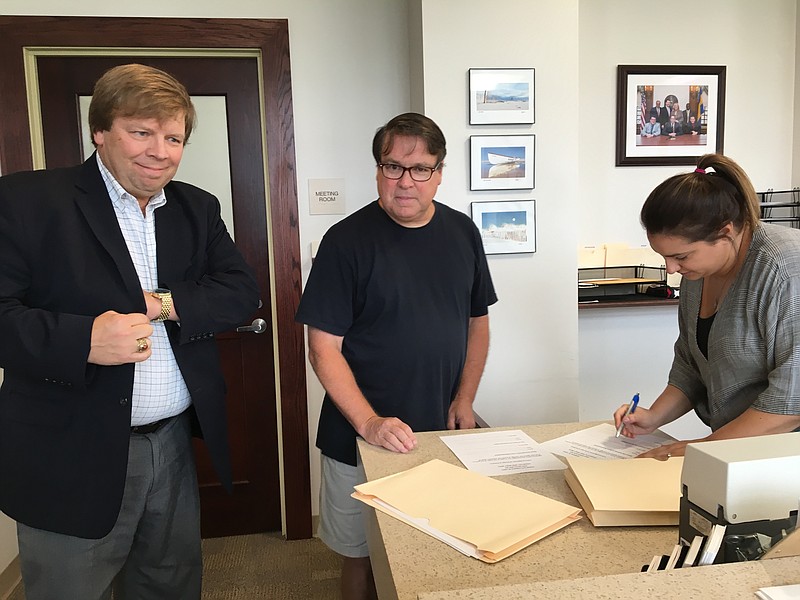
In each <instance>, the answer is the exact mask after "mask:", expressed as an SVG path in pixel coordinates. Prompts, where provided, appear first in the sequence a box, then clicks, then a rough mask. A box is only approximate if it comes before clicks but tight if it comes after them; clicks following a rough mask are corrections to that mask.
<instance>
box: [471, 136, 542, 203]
mask: <svg viewBox="0 0 800 600" xmlns="http://www.w3.org/2000/svg"><path fill="white" fill-rule="evenodd" d="M535 139H536V136H534V135H533V134H528V135H473V136H470V138H469V141H470V190H473V191H475V190H531V189H533V188H534V170H535V167H534V165H535V164H536V160H535Z"/></svg>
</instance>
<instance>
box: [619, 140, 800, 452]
mask: <svg viewBox="0 0 800 600" xmlns="http://www.w3.org/2000/svg"><path fill="white" fill-rule="evenodd" d="M759 215H760V211H759V205H758V197H757V195H756V193H755V190H754V188H753V184H752V183H751V182H750V179H749V178H748V177H747V175H746V174H745V172H744V171H743V170H742V169H741V167H739V165H737V164H736V163H735V162H734V161H732V160H731V159H729V158H727V157H725V156H722V155H719V154H706V155H705V156H702V157H701V158H700V159H699V161H698V168H697V169H696V170H695V171H694V172H691V173H684V174H681V175H675V176H673V177H670V178H669V179H667V180H666V181H664V182H663V183H661V184H660V185H659V186H658V187H657V188H656V189H654V190H653V191H652V192H651V193H650V196H649V197H648V198H647V200H646V201H645V203H644V206H643V207H642V212H641V222H642V225H643V226H644V228H645V230H646V231H647V238H648V240H649V241H650V246H651V247H652V248H653V250H655V251H656V252H658V253H659V254H661V255H662V256H663V257H664V260H665V261H666V267H667V272H668V273H675V272H678V273H680V274H681V275H682V276H683V278H682V282H681V293H680V305H679V308H678V326H679V334H678V340H677V342H676V343H675V357H674V359H673V363H672V369H671V370H670V373H669V383H668V385H667V387H666V389H665V390H664V391H663V392H662V393H661V395H660V396H659V397H658V398H656V400H655V402H654V403H653V404H652V406H651V407H650V408H649V409H644V408H639V409H637V410H636V411H635V412H633V413H631V414H629V415H627V416H624V415H625V412H626V410H627V407H628V405H627V404H626V405H623V406H621V407H620V408H619V409H617V411H616V412H615V413H614V421H615V424H616V425H617V426H619V424H620V422H622V423H623V424H624V427H623V430H622V433H623V435H625V436H627V437H635V436H636V435H639V434H645V433H651V432H652V431H654V430H655V429H657V428H659V427H661V426H662V425H664V424H666V423H669V422H671V421H674V420H675V419H677V418H678V417H680V416H682V415H684V414H685V413H687V412H689V411H690V410H692V409H694V411H695V412H696V413H697V415H698V417H700V419H701V420H702V421H703V422H704V423H705V424H706V425H708V426H709V427H710V428H711V431H712V433H711V434H710V435H709V436H708V437H706V438H703V439H704V440H718V439H727V438H738V437H747V436H754V435H764V434H771V433H784V432H789V431H794V430H797V429H798V428H800V231H798V230H796V229H790V228H787V227H782V226H778V225H771V224H769V223H762V222H761V221H760V218H759ZM691 441H695V442H696V441H702V440H691ZM688 443H690V442H689V441H682V442H677V443H674V444H668V445H665V446H661V447H660V448H656V449H654V450H651V451H649V452H647V453H645V454H643V455H642V456H649V457H654V458H661V459H665V458H668V457H669V456H682V455H683V453H684V449H685V447H686V444H688Z"/></svg>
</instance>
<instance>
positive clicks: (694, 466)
mask: <svg viewBox="0 0 800 600" xmlns="http://www.w3.org/2000/svg"><path fill="white" fill-rule="evenodd" d="M681 491H682V496H681V501H680V519H679V523H680V529H679V531H680V538H681V542H682V543H685V544H689V543H691V542H692V540H693V539H694V537H695V536H696V535H703V536H708V535H709V533H710V531H711V528H712V526H713V525H717V524H722V525H726V529H725V542H724V543H723V546H722V548H721V549H720V552H718V553H717V557H716V559H715V560H714V562H715V563H721V562H736V561H739V560H750V559H755V558H758V557H759V556H760V554H761V547H762V545H759V544H758V542H757V541H756V540H761V541H762V542H763V546H766V548H763V549H764V550H766V549H768V548H769V547H770V546H771V545H772V544H775V543H777V542H778V541H780V540H781V538H782V537H783V536H784V535H785V534H786V533H788V532H789V531H791V530H792V529H794V528H795V527H796V526H797V511H798V505H800V432H793V433H779V434H774V435H762V436H758V437H748V438H738V439H731V440H714V441H707V442H697V443H693V444H688V445H687V446H686V454H685V457H684V459H683V469H682V471H681ZM745 542H746V543H745ZM753 544H756V545H757V546H758V548H756V549H755V550H754V549H753V547H752V546H753ZM746 545H749V546H750V547H749V548H746V547H745V546H746Z"/></svg>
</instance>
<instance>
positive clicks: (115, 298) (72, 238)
mask: <svg viewBox="0 0 800 600" xmlns="http://www.w3.org/2000/svg"><path fill="white" fill-rule="evenodd" d="M165 194H166V197H167V204H166V205H165V206H163V207H161V208H159V209H157V210H156V212H155V220H156V240H157V244H158V275H159V286H160V287H166V288H169V289H170V290H171V291H172V296H173V299H174V302H175V306H176V308H177V310H178V312H179V315H180V318H181V323H180V325H178V324H177V323H174V322H167V323H166V326H167V331H168V334H169V338H170V343H171V344H172V348H173V350H174V352H175V358H176V359H177V362H178V366H179V367H180V370H181V373H182V374H183V377H184V380H185V381H186V385H187V387H188V389H189V392H190V394H191V397H192V406H193V411H194V412H195V413H196V418H197V421H198V422H199V426H200V429H201V431H202V435H203V437H204V438H205V440H206V443H207V445H208V449H209V452H210V455H211V458H212V461H213V464H214V467H215V469H216V471H217V474H218V476H219V477H220V479H221V481H222V482H223V483H225V484H226V485H228V486H230V481H231V467H230V457H229V450H228V440H227V420H226V412H225V406H224V397H225V383H224V380H223V377H222V372H221V368H220V364H219V355H218V350H217V345H216V341H215V339H214V334H215V333H219V332H222V331H225V330H229V329H231V328H233V327H235V326H236V325H238V324H241V323H242V322H244V321H246V320H247V318H248V317H250V316H252V314H253V313H254V312H255V310H256V308H257V305H258V299H259V292H258V286H257V284H256V281H255V278H254V276H253V273H252V270H251V269H250V267H249V266H248V265H247V264H246V263H245V261H244V259H243V258H242V256H241V254H240V253H239V251H238V250H237V249H236V247H235V246H234V244H233V241H232V240H231V237H230V235H229V234H228V232H227V230H226V228H225V225H224V223H223V222H222V220H221V218H220V207H219V202H218V201H217V199H216V198H215V197H214V196H212V195H211V194H209V193H207V192H205V191H203V190H201V189H199V188H197V187H194V186H191V185H188V184H185V183H179V182H171V183H169V184H167V186H166V187H165ZM108 310H114V311H117V312H120V313H134V312H136V313H144V312H145V301H144V297H143V294H142V290H141V286H140V283H139V279H138V277H137V275H136V270H135V268H134V266H133V262H132V261H131V259H130V255H129V254H128V249H127V246H126V245H125V240H124V238H123V236H122V232H121V231H120V228H119V224H118V223H117V219H116V215H115V213H114V209H113V206H112V204H111V199H110V198H109V195H108V192H107V190H106V187H105V184H104V183H103V180H102V177H101V175H100V171H99V168H98V166H97V161H96V158H95V156H94V155H93V156H92V157H91V158H90V159H89V160H87V161H86V162H85V163H84V164H83V165H80V166H77V167H72V168H67V169H53V170H48V171H33V172H24V173H16V174H12V175H8V176H5V177H2V178H0V340H2V344H0V367H2V368H3V369H4V381H3V384H2V387H1V388H0V482H1V483H0V510H2V511H3V512H5V513H6V514H7V515H8V516H10V517H11V518H13V519H16V520H17V521H20V522H22V523H25V524H26V525H29V526H31V527H36V528H39V529H45V530H48V531H54V532H58V533H64V534H67V535H74V536H79V537H86V538H100V537H103V536H104V535H106V534H107V533H108V532H109V531H110V530H111V528H112V526H113V525H114V523H115V522H116V519H117V516H118V514H119V509H120V505H121V501H122V492H123V488H124V485H125V476H126V469H127V459H128V441H129V437H130V419H131V394H132V389H133V374H134V365H133V364H124V365H119V366H100V365H94V364H88V363H87V362H86V360H87V357H88V355H89V349H90V340H91V330H92V323H93V320H94V318H95V317H96V316H98V315H100V314H102V313H104V312H105V311H108Z"/></svg>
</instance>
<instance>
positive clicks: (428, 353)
mask: <svg viewBox="0 0 800 600" xmlns="http://www.w3.org/2000/svg"><path fill="white" fill-rule="evenodd" d="M496 301H497V296H496V295H495V292H494V287H493V285H492V280H491V276H490V275H489V268H488V265H487V263H486V256H485V255H484V252H483V245H482V243H481V239H480V234H479V233H478V230H477V228H476V227H475V225H474V224H473V223H472V221H471V220H470V219H469V218H468V217H467V216H466V215H464V214H463V213H460V212H457V211H455V210H453V209H451V208H449V207H447V206H445V205H443V204H439V203H438V202H437V203H435V212H434V215H433V218H432V219H431V221H430V222H429V223H428V224H427V225H425V226H423V227H419V228H409V227H403V226H401V225H399V224H397V223H395V222H394V221H393V220H392V219H391V218H390V217H389V216H388V215H387V214H386V213H385V212H384V211H383V209H382V208H381V207H380V205H379V204H378V202H377V201H375V202H372V203H370V204H368V205H367V206H365V207H364V208H362V209H361V210H359V211H357V212H356V213H354V214H353V215H351V216H349V217H347V218H346V219H344V220H342V221H340V222H339V223H337V224H336V225H334V226H333V227H331V228H330V230H329V231H328V232H327V233H326V234H325V237H324V238H323V239H322V242H321V243H320V246H319V250H318V252H317V256H316V257H315V259H314V264H313V267H312V269H311V274H310V275H309V278H308V282H307V283H306V287H305V290H304V292H303V298H302V300H301V302H300V307H299V309H298V311H297V316H296V320H297V321H299V322H301V323H306V324H308V325H310V326H312V327H315V328H317V329H321V330H323V331H325V332H328V333H331V334H333V335H337V336H343V338H344V340H343V344H342V353H343V355H344V357H345V359H346V360H347V363H348V365H350V368H351V369H352V371H353V374H354V375H355V378H356V382H357V383H358V386H359V388H360V389H361V391H362V393H363V394H364V396H365V397H366V398H367V400H368V401H369V402H370V404H371V405H372V407H373V408H374V409H375V411H376V412H377V413H378V414H379V415H381V416H393V417H398V418H399V419H401V420H402V421H403V422H405V423H407V424H408V425H409V426H410V427H411V428H412V429H413V430H414V431H433V430H440V429H444V428H445V427H446V424H447V411H448V408H449V406H450V402H451V401H452V399H453V397H454V395H455V392H456V390H457V387H458V383H459V380H460V378H461V372H462V369H463V367H464V359H465V356H466V349H467V333H468V328H469V319H470V317H479V316H483V315H486V314H487V313H488V307H489V305H491V304H494V303H495V302H496ZM355 438H356V432H355V430H354V429H353V428H352V426H351V425H350V423H348V422H347V420H346V419H345V418H344V417H343V416H342V414H341V413H340V412H339V410H338V409H337V408H336V406H335V405H334V404H333V402H332V401H331V399H330V397H329V396H328V395H327V394H326V395H325V399H324V400H323V404H322V412H321V414H320V421H319V429H318V431H317V447H318V448H320V450H321V451H322V453H323V454H325V455H326V456H329V457H331V458H333V459H335V460H338V461H340V462H344V463H348V464H351V465H355V464H356V444H355Z"/></svg>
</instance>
